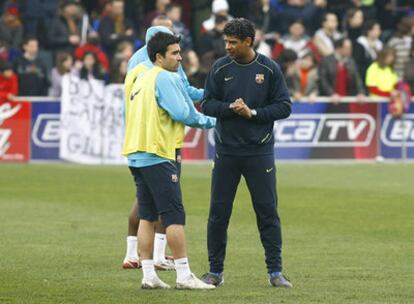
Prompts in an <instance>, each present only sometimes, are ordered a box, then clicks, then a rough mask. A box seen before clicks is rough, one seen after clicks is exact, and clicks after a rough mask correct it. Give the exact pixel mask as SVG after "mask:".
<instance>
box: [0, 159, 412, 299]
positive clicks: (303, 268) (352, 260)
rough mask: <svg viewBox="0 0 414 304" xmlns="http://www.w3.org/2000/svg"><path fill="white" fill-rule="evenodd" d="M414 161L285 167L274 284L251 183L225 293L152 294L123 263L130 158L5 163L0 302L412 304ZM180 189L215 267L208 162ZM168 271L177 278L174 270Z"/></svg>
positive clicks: (238, 205)
mask: <svg viewBox="0 0 414 304" xmlns="http://www.w3.org/2000/svg"><path fill="white" fill-rule="evenodd" d="M413 172H414V165H412V164H409V165H408V164H406V165H402V164H364V165H362V164H361V165H303V164H302V165H299V164H282V165H279V166H278V173H277V174H278V191H279V198H280V205H279V212H280V215H281V218H282V223H283V236H284V250H283V257H284V267H285V272H286V273H287V274H288V276H289V277H290V278H291V280H292V282H293V283H294V285H295V287H294V289H292V290H279V289H272V288H270V287H269V286H268V285H267V276H266V269H265V265H264V254H263V249H262V247H261V244H260V241H259V237H258V233H257V229H256V224H255V217H254V213H253V210H252V207H251V203H250V197H249V194H248V192H247V189H246V186H245V184H244V183H242V184H241V185H240V186H239V190H238V193H237V197H236V201H235V206H234V210H233V215H232V219H231V223H230V228H229V242H228V250H227V259H226V265H225V278H226V282H225V285H224V286H223V287H220V288H218V289H217V290H215V291H211V292H207V291H204V292H202V291H177V290H165V291H146V290H141V289H139V288H138V287H139V283H140V280H141V271H137V270H128V271H126V270H122V269H121V262H122V259H123V257H124V253H125V235H126V230H127V217H128V213H129V209H130V206H131V204H132V201H133V196H134V189H133V183H132V179H131V177H130V175H129V172H128V171H127V169H126V168H124V167H106V166H105V167H96V166H73V165H62V164H53V165H33V164H32V165H16V164H1V165H0V257H1V259H0V303H131V302H132V303H214V304H218V303H226V304H227V303H413V302H414V288H413V286H414V285H413V281H414V254H413V252H414V220H413V214H414V184H413V180H414V179H413ZM182 188H183V196H184V203H185V207H186V210H187V228H186V231H187V238H188V244H189V258H190V263H191V268H192V270H193V271H194V272H195V273H196V274H198V275H201V274H202V273H203V272H205V271H206V270H207V252H206V221H207V215H208V205H209V191H210V190H209V188H210V166H208V165H186V166H184V168H183V179H182ZM160 277H161V278H162V279H164V280H165V281H166V282H168V283H170V284H172V285H173V284H174V280H175V273H161V274H160Z"/></svg>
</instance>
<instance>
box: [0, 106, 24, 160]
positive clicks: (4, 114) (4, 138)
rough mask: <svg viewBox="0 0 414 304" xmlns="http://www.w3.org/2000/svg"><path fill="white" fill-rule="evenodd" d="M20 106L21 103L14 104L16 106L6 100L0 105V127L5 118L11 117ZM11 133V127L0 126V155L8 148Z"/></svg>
mask: <svg viewBox="0 0 414 304" xmlns="http://www.w3.org/2000/svg"><path fill="white" fill-rule="evenodd" d="M21 107H22V105H21V104H16V106H14V107H13V106H12V105H11V103H8V102H6V103H4V104H2V105H0V127H1V125H2V124H3V122H4V121H6V119H9V118H11V117H13V116H14V115H15V114H16V113H17V112H19V111H20V109H21ZM11 135H12V130H11V129H3V128H0V156H4V155H5V154H6V152H7V150H8V149H9V148H10V141H9V139H10V136H11Z"/></svg>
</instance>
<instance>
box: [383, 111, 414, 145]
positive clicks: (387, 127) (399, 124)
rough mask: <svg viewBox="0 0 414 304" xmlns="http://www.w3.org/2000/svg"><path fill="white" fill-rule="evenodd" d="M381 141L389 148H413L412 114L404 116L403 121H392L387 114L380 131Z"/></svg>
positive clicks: (413, 122)
mask: <svg viewBox="0 0 414 304" xmlns="http://www.w3.org/2000/svg"><path fill="white" fill-rule="evenodd" d="M381 141H382V142H383V143H384V144H385V145H386V146H389V147H401V146H402V144H403V142H404V144H405V146H406V147H414V114H405V115H404V116H403V119H394V118H393V117H392V116H391V115H390V114H388V115H387V116H386V117H385V119H384V124H383V127H382V130H381Z"/></svg>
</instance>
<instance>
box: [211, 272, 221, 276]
mask: <svg viewBox="0 0 414 304" xmlns="http://www.w3.org/2000/svg"><path fill="white" fill-rule="evenodd" d="M210 273H211V274H213V275H215V276H218V277H219V276H220V275H221V272H211V271H210Z"/></svg>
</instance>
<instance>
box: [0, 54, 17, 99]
mask: <svg viewBox="0 0 414 304" xmlns="http://www.w3.org/2000/svg"><path fill="white" fill-rule="evenodd" d="M17 94H18V80H17V75H16V74H15V73H14V72H13V68H12V65H11V64H10V62H8V61H4V60H0V101H3V100H4V99H11V98H13V97H14V96H16V95H17Z"/></svg>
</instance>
